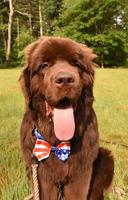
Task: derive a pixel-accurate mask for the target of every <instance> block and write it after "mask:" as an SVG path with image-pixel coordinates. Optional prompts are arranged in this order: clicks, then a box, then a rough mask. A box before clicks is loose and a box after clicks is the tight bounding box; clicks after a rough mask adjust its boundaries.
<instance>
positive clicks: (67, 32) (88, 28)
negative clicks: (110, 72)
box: [54, 0, 127, 67]
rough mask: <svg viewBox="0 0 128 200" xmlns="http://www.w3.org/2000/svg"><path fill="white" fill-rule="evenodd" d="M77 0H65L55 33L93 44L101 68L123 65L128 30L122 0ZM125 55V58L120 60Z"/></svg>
mask: <svg viewBox="0 0 128 200" xmlns="http://www.w3.org/2000/svg"><path fill="white" fill-rule="evenodd" d="M74 2H75V3H74V4H73V3H72V2H71V1H69V0H66V1H65V4H64V5H63V10H62V13H61V15H60V17H59V19H58V21H57V22H56V28H55V31H54V34H55V35H60V36H66V37H71V38H73V39H75V40H77V41H79V42H82V43H86V44H87V45H89V46H91V47H92V48H93V49H94V50H95V52H96V53H97V54H98V56H99V59H98V63H99V65H100V66H101V67H104V66H108V65H109V66H112V65H117V66H118V65H122V64H124V63H125V61H126V54H127V52H126V49H125V44H126V33H125V31H124V30H123V29H122V28H123V20H122V19H123V18H122V16H123V14H124V8H125V6H124V4H122V3H121V1H119V0H79V1H76V0H74ZM119 18H121V20H119ZM112 54H113V58H112ZM119 54H120V55H119ZM122 55H123V57H124V60H121V59H118V58H119V57H121V56H122ZM111 58H112V60H111ZM111 61H112V62H111ZM117 61H118V62H117Z"/></svg>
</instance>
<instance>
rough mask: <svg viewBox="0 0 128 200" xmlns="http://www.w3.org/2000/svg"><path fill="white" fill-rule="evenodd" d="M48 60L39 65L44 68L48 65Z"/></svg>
mask: <svg viewBox="0 0 128 200" xmlns="http://www.w3.org/2000/svg"><path fill="white" fill-rule="evenodd" d="M48 65H49V64H48V62H44V63H43V64H42V65H41V67H42V68H43V69H44V68H46V67H48Z"/></svg>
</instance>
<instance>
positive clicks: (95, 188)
mask: <svg viewBox="0 0 128 200" xmlns="http://www.w3.org/2000/svg"><path fill="white" fill-rule="evenodd" d="M26 57H27V66H26V68H25V69H24V71H23V73H22V75H21V77H20V84H21V87H22V91H23V94H24V97H25V101H26V111H25V114H24V117H23V121H22V125H21V147H22V151H23V155H24V159H25V161H26V166H27V172H28V175H29V177H30V179H31V176H32V172H31V166H32V163H33V153H32V152H33V148H34V145H35V141H36V138H35V136H33V134H32V128H33V125H35V126H36V127H37V128H38V130H39V131H40V132H41V133H42V134H43V135H44V137H45V139H46V141H47V142H49V143H50V144H51V145H54V146H56V145H58V144H59V143H60V141H59V140H58V139H57V138H56V136H55V133H54V128H53V122H52V109H53V108H54V107H59V106H68V105H73V106H74V117H75V133H74V137H73V138H72V139H71V141H70V142H71V155H70V156H69V158H68V160H67V161H65V162H63V161H60V160H59V159H58V158H56V157H55V155H54V154H53V153H51V154H50V157H49V158H47V159H46V160H43V161H41V162H40V163H39V168H38V180H39V186H40V199H41V200H57V196H58V189H57V186H58V185H60V184H61V185H63V193H64V197H65V200H85V199H88V200H102V199H104V192H105V190H107V189H108V188H109V186H110V185H111V182H112V178H113V170H114V161H113V157H112V155H111V152H110V151H108V150H106V149H103V148H99V134H98V127H97V119H96V115H95V112H94V110H93V108H92V104H93V100H94V98H93V82H94V69H93V62H92V61H93V59H94V58H95V57H96V56H95V54H93V52H92V50H91V49H90V48H88V47H87V46H85V45H82V44H79V43H77V42H74V41H72V40H70V39H64V38H55V37H44V38H41V39H39V40H37V41H36V42H34V43H32V44H30V45H29V46H28V47H27V50H26ZM60 73H61V74H62V75H64V76H65V75H67V74H68V75H69V76H71V80H70V79H68V81H69V82H68V83H67V84H61V81H62V80H60V82H56V77H57V78H58V76H59V74H60ZM72 79H73V81H72ZM72 82H73V84H72ZM70 83H71V84H70Z"/></svg>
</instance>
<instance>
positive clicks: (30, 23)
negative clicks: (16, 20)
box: [28, 1, 32, 36]
mask: <svg viewBox="0 0 128 200" xmlns="http://www.w3.org/2000/svg"><path fill="white" fill-rule="evenodd" d="M28 20H29V30H30V34H31V36H32V6H31V2H30V1H29V14H28Z"/></svg>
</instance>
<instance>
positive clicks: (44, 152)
mask: <svg viewBox="0 0 128 200" xmlns="http://www.w3.org/2000/svg"><path fill="white" fill-rule="evenodd" d="M37 133H38V137H37ZM35 136H36V137H37V140H36V144H35V148H34V150H33V154H34V155H35V156H36V157H37V159H38V161H41V160H44V159H46V158H48V157H49V156H50V153H51V152H54V153H55V155H56V156H57V158H59V159H60V160H62V161H65V160H67V159H68V157H69V155H70V142H69V141H66V142H61V143H60V144H59V145H58V146H57V147H55V146H51V145H50V144H49V143H48V142H46V141H45V140H44V137H43V136H42V135H41V134H40V133H39V131H37V129H35Z"/></svg>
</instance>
